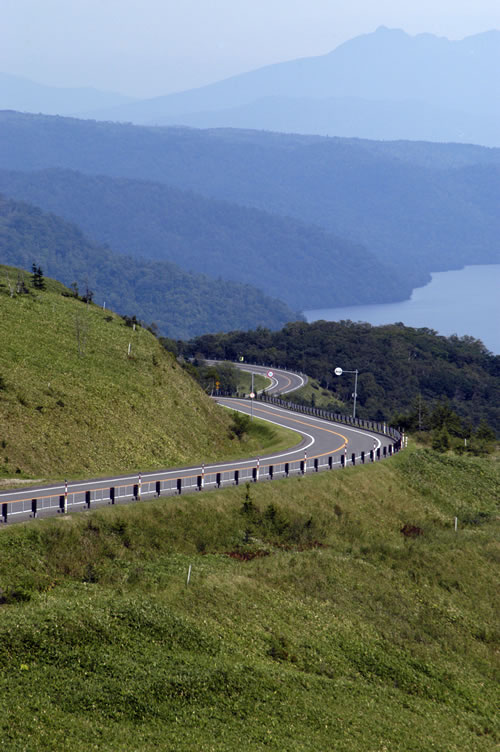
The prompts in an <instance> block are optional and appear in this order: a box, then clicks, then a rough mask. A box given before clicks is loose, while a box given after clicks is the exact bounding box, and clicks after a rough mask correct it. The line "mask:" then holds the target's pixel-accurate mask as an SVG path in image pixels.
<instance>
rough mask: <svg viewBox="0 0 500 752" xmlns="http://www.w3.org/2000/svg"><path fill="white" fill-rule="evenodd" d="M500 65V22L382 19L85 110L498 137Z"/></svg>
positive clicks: (118, 117)
mask: <svg viewBox="0 0 500 752" xmlns="http://www.w3.org/2000/svg"><path fill="white" fill-rule="evenodd" d="M499 71H500V31H489V32H485V33H482V34H477V35H475V36H471V37H467V38H465V39H463V40H461V41H450V40H448V39H445V38H443V37H437V36H433V35H432V34H419V35H417V36H414V37H412V36H410V35H408V34H406V33H405V32H404V31H401V30H399V29H387V28H385V27H380V28H379V29H377V30H376V31H375V32H373V33H372V34H365V35H362V36H359V37H356V38H354V39H352V40H350V41H348V42H345V43H344V44H342V45H340V46H339V47H337V48H336V49H334V50H333V51H332V52H330V53H329V54H327V55H321V56H319V57H311V58H302V59H298V60H292V61H289V62H284V63H278V64H275V65H269V66H266V67H264V68H260V69H258V70H254V71H250V72H249V73H244V74H241V75H237V76H233V77H231V78H228V79H225V80H223V81H218V82H216V83H213V84H210V85H208V86H203V87H200V88H197V89H191V90H188V91H183V92H179V93H176V94H170V95H167V96H163V97H156V98H154V99H148V100H141V101H137V102H132V103H128V104H122V105H118V106H110V107H105V108H102V109H100V110H99V109H95V110H94V111H90V110H87V113H86V116H88V117H94V118H96V119H100V120H115V121H122V122H124V121H127V122H132V123H136V124H143V125H170V124H172V125H189V126H196V127H201V128H207V127H238V128H257V129H268V130H278V131H285V132H295V133H313V134H321V135H330V136H347V137H360V138H369V139H374V138H375V139H377V138H381V139H394V138H398V139H416V140H430V141H456V142H462V143H478V144H484V145H488V146H500V76H499V75H498V72H499Z"/></svg>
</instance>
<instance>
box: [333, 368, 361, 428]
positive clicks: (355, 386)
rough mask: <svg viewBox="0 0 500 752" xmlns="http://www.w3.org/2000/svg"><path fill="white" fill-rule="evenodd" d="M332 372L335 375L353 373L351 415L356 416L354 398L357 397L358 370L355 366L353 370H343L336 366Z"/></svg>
mask: <svg viewBox="0 0 500 752" xmlns="http://www.w3.org/2000/svg"><path fill="white" fill-rule="evenodd" d="M334 373H335V376H342V374H343V373H353V374H354V395H353V397H354V404H353V407H352V417H353V418H355V417H356V399H357V397H358V373H359V371H358V369H357V368H356V370H355V371H345V370H344V369H343V368H336V369H335V371H334Z"/></svg>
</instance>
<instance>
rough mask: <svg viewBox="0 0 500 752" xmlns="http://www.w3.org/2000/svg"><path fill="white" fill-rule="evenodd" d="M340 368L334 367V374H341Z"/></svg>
mask: <svg viewBox="0 0 500 752" xmlns="http://www.w3.org/2000/svg"><path fill="white" fill-rule="evenodd" d="M342 373H343V371H342V368H336V369H335V371H334V374H335V376H342Z"/></svg>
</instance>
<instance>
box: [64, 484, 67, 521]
mask: <svg viewBox="0 0 500 752" xmlns="http://www.w3.org/2000/svg"><path fill="white" fill-rule="evenodd" d="M67 513H68V481H67V480H65V481H64V514H67Z"/></svg>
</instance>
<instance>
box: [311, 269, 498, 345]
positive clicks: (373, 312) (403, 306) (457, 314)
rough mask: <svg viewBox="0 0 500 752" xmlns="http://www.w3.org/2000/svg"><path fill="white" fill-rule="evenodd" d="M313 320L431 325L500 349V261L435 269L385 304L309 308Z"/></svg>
mask: <svg viewBox="0 0 500 752" xmlns="http://www.w3.org/2000/svg"><path fill="white" fill-rule="evenodd" d="M304 315H305V317H306V319H307V321H308V322H312V321H318V319H325V320H326V321H341V320H342V319H350V320H351V321H367V322H368V323H369V324H373V325H378V324H394V323H395V322H396V321H401V322H403V324H406V326H413V327H417V328H419V327H424V326H425V327H428V328H429V329H435V330H436V331H437V332H438V333H439V334H444V335H445V336H449V335H450V334H458V336H462V335H464V334H469V335H471V336H472V337H476V338H477V339H480V340H482V341H483V342H484V344H485V345H486V347H487V348H488V350H491V352H493V353H495V354H499V353H500V264H490V265H484V266H466V267H465V268H464V269H461V270H460V271H453V272H436V273H434V274H433V275H432V282H429V284H428V285H426V286H425V287H418V288H416V289H415V290H414V291H413V294H412V296H411V298H410V300H405V301H403V302H402V303H384V304H382V305H368V306H349V307H347V308H324V309H318V310H311V311H304Z"/></svg>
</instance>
